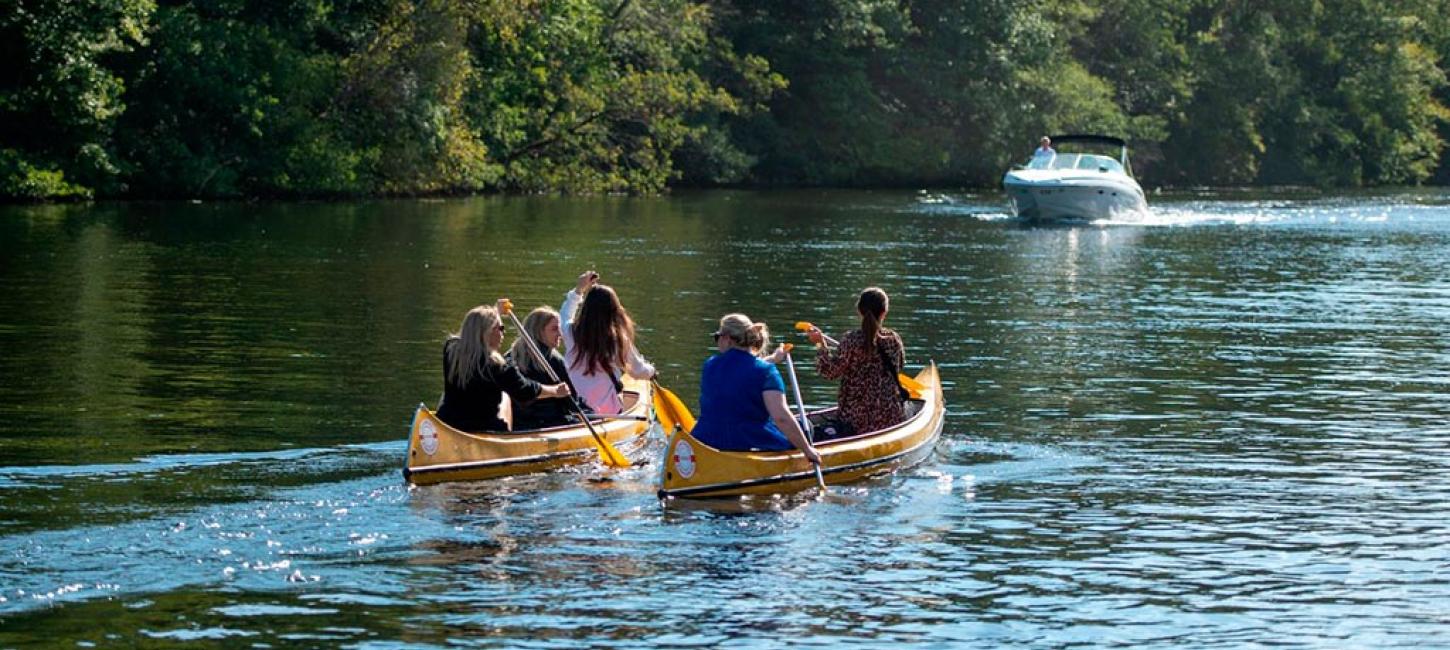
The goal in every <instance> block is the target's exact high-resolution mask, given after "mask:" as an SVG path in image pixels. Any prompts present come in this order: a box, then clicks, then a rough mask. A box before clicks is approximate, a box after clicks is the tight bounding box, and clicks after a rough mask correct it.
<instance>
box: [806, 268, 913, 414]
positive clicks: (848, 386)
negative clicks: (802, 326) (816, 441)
mask: <svg viewBox="0 0 1450 650" xmlns="http://www.w3.org/2000/svg"><path fill="white" fill-rule="evenodd" d="M889 305H890V299H889V298H887V296H886V292H885V291H882V290H881V289H879V288H877V287H868V288H867V289H866V290H864V291H862V292H861V296H860V297H859V298H857V299H856V312H857V313H858V314H860V315H861V328H860V329H857V330H852V331H850V332H848V333H846V335H845V336H843V337H841V342H840V343H839V344H837V345H836V346H835V347H834V348H832V347H831V346H829V345H827V341H828V339H827V338H826V336H825V335H824V334H822V333H821V330H820V328H818V327H815V326H812V327H811V328H810V329H808V330H807V331H806V336H808V337H809V338H810V340H811V342H812V343H815V344H816V370H817V371H818V372H820V373H821V376H822V377H825V378H826V379H834V380H840V382H841V388H840V392H839V393H838V395H839V397H838V399H839V403H840V414H841V418H842V419H843V420H845V422H846V424H847V425H849V426H850V427H851V432H852V433H867V432H870V431H880V430H882V429H885V428H887V427H891V426H895V425H896V424H899V423H901V421H903V420H905V419H906V412H905V409H904V408H903V406H902V399H901V388H900V385H899V384H898V383H897V379H896V375H897V373H899V372H901V368H902V366H903V365H905V362H906V351H905V345H903V344H902V342H901V337H900V336H897V334H896V332H893V331H891V330H889V329H886V328H884V327H882V323H883V322H885V320H886V312H887V308H888V307H889Z"/></svg>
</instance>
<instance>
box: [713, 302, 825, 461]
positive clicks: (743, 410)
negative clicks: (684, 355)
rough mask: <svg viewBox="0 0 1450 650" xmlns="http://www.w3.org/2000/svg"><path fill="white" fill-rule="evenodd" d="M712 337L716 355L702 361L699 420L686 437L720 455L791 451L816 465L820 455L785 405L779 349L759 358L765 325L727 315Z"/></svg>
mask: <svg viewBox="0 0 1450 650" xmlns="http://www.w3.org/2000/svg"><path fill="white" fill-rule="evenodd" d="M711 336H712V337H713V338H714V341H715V347H716V348H717V349H718V350H719V351H720V353H719V354H717V355H715V356H712V357H710V358H709V359H707V360H706V361H705V368H704V370H702V371H701V373H700V419H699V421H698V422H696V423H695V429H694V431H693V432H691V433H692V434H693V435H694V436H695V437H696V438H697V439H699V440H700V442H703V443H705V444H707V445H710V446H711V447H714V448H716V449H720V450H725V451H746V450H752V449H757V450H761V451H784V450H787V449H791V448H796V449H799V450H801V453H803V454H805V457H806V460H809V461H811V462H812V463H816V464H820V462H821V457H820V455H818V454H817V453H816V449H815V447H813V446H811V443H810V441H809V440H807V439H806V435H805V433H804V432H802V431H801V428H800V424H799V423H798V422H796V420H795V418H794V417H792V416H791V414H790V407H789V406H787V405H786V402H785V382H784V381H783V380H781V377H780V371H779V370H777V369H776V367H775V364H776V363H777V362H779V361H780V360H781V359H783V358H785V357H784V351H783V350H779V349H778V350H776V352H775V353H774V354H770V355H765V356H761V355H763V354H764V353H765V350H766V348H767V347H769V345H770V330H769V329H768V328H766V326H765V323H753V322H751V321H750V317H748V316H746V315H744V314H728V315H726V316H725V317H724V318H721V319H720V329H719V330H716V331H715V332H714V333H713V334H711Z"/></svg>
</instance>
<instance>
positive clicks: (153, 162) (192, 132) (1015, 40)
mask: <svg viewBox="0 0 1450 650" xmlns="http://www.w3.org/2000/svg"><path fill="white" fill-rule="evenodd" d="M1446 4H1447V2H1446V0H1403V1H1401V2H1395V3H1383V2H1376V1H1373V0H1281V1H1277V2H1271V3H1263V2H1252V1H1248V0H980V1H978V2H970V3H963V2H959V1H947V0H798V1H793V2H779V1H777V0H718V1H714V2H701V1H691V0H269V1H267V2H261V1H259V0H207V1H204V2H203V1H198V0H8V2H7V3H6V4H5V5H3V7H0V56H3V60H4V61H5V65H4V66H0V197H4V198H8V199H10V200H35V199H65V198H85V197H91V196H138V197H242V196H348V195H363V194H415V193H458V192H480V191H522V192H575V193H601V192H634V193H654V192H659V191H662V190H664V189H666V188H667V187H669V186H671V185H680V184H690V185H719V184H760V185H839V186H862V185H947V184H966V185H992V184H995V182H996V180H997V179H998V178H999V177H1000V174H1001V171H1002V170H1003V169H1004V168H1005V167H1007V166H1009V165H1010V164H1012V163H1013V162H1015V161H1017V160H1020V159H1021V158H1022V157H1024V156H1025V154H1026V153H1027V152H1028V151H1029V150H1030V149H1031V147H1032V145H1033V143H1034V141H1035V139H1036V137H1037V136H1038V135H1040V134H1043V133H1051V132H1069V131H1073V132H1104V133H1110V134H1118V135H1123V136H1126V137H1127V138H1128V139H1129V140H1130V141H1131V142H1132V143H1133V144H1134V145H1135V151H1136V152H1137V156H1136V160H1135V163H1136V171H1137V172H1138V173H1139V175H1140V176H1142V177H1143V178H1144V179H1145V181H1146V182H1148V183H1150V184H1176V185H1203V184H1244V183H1270V184H1312V185H1325V186H1363V185H1382V184H1404V183H1422V182H1435V181H1444V180H1446V179H1447V178H1450V174H1447V172H1446V171H1445V166H1444V165H1443V164H1442V157H1441V154H1442V151H1443V149H1444V143H1445V136H1446V134H1447V124H1450V111H1447V109H1446V107H1445V101H1446V98H1447V92H1450V88H1447V84H1446V76H1445V67H1444V66H1445V59H1446V56H1447V55H1450V22H1447V18H1446V16H1447V14H1450V12H1447V11H1446V10H1447V6H1446Z"/></svg>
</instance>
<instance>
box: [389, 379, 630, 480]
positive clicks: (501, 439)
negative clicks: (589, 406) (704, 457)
mask: <svg viewBox="0 0 1450 650" xmlns="http://www.w3.org/2000/svg"><path fill="white" fill-rule="evenodd" d="M623 396H624V402H625V404H624V406H625V408H624V410H623V411H622V412H621V413H620V415H621V416H625V417H629V418H644V419H610V420H604V421H602V422H601V421H594V428H595V430H596V431H598V432H599V433H600V435H601V436H603V437H604V438H605V439H606V440H608V441H609V443H610V444H611V445H614V447H615V448H616V449H618V450H619V451H620V452H621V453H624V454H626V455H628V454H629V453H631V452H633V451H637V450H639V449H640V448H642V447H643V446H644V444H645V439H646V436H647V434H648V433H649V430H650V425H651V424H652V423H653V416H652V412H651V408H650V405H651V399H650V398H651V394H650V384H649V382H648V381H640V380H635V379H633V378H630V377H625V379H624V393H623ZM430 451H431V453H430ZM598 458H599V449H598V447H597V446H596V443H595V442H594V438H593V436H592V435H590V433H589V429H588V428H587V427H585V426H583V425H572V426H560V427H552V428H548V429H535V430H530V431H514V432H508V431H505V432H482V433H468V432H464V431H459V430H457V429H454V428H453V427H450V426H448V425H447V424H446V423H444V422H443V421H442V420H439V419H438V416H437V415H436V414H435V413H434V412H433V411H431V410H429V409H428V407H427V406H425V405H423V404H419V405H418V408H417V410H416V411H414V413H413V424H412V426H411V427H410V428H409V433H408V456H407V460H406V462H405V465H404V468H403V477H404V478H405V479H407V480H408V482H409V483H413V484H415V485H431V484H434V483H444V482H450V481H477V480H485V479H491V478H498V477H502V476H514V475H518V474H529V473H534V472H544V471H549V470H552V469H557V468H560V467H566V466H569V465H578V464H582V463H587V462H591V461H593V460H596V459H598Z"/></svg>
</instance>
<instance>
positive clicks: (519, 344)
mask: <svg viewBox="0 0 1450 650" xmlns="http://www.w3.org/2000/svg"><path fill="white" fill-rule="evenodd" d="M523 325H524V332H526V333H527V334H528V335H529V338H532V339H533V340H534V343H536V344H538V346H539V351H540V352H541V353H542V354H543V355H544V357H545V359H546V360H547V362H548V364H549V368H550V369H552V370H553V371H554V374H553V377H551V376H549V369H546V368H544V366H543V365H542V364H540V363H539V360H538V359H537V358H536V357H534V355H533V353H532V352H530V351H529V342H528V341H526V340H524V337H522V336H520V337H519V338H518V340H516V341H514V345H513V348H511V349H510V350H509V353H508V355H507V356H506V358H507V359H508V361H509V363H510V364H511V365H513V366H514V367H516V368H518V369H519V372H520V373H523V375H524V377H525V378H527V379H532V380H534V381H536V382H539V383H552V382H554V381H555V379H554V377H557V378H558V380H559V381H563V382H564V383H565V384H568V386H569V395H566V396H562V397H545V396H540V397H539V398H538V399H535V400H533V401H530V402H526V403H524V404H522V405H516V406H515V407H514V429H515V430H523V429H545V428H548V427H557V426H560V425H564V424H575V423H578V422H579V416H578V415H576V414H575V409H574V406H572V405H570V404H569V401H570V400H574V401H575V402H578V403H579V407H580V408H582V409H584V412H586V413H592V412H593V409H590V408H589V407H588V406H587V405H585V404H583V401H582V400H578V399H577V398H575V397H574V395H577V394H578V393H577V392H575V390H574V384H573V383H571V382H570V381H569V370H568V368H567V367H565V366H564V355H562V354H559V343H560V342H561V341H562V340H563V333H562V332H560V331H559V312H556V311H554V310H553V309H550V308H548V307H539V308H538V309H535V310H533V311H531V312H529V315H528V317H526V318H524V323H523Z"/></svg>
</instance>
